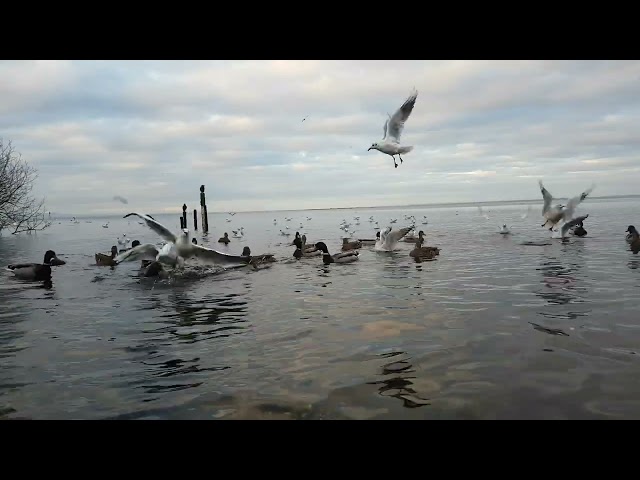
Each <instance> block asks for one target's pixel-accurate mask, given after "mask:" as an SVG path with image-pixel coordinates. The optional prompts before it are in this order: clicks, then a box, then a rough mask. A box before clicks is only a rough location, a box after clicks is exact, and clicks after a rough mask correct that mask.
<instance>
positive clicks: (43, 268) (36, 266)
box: [7, 250, 67, 281]
mask: <svg viewBox="0 0 640 480" xmlns="http://www.w3.org/2000/svg"><path fill="white" fill-rule="evenodd" d="M65 263H67V262H65V261H64V260H60V259H59V258H58V257H57V255H56V252H54V251H53V250H47V251H46V253H45V254H44V262H43V263H17V264H12V265H8V266H7V268H8V269H9V270H11V271H12V272H13V274H14V275H15V276H16V277H18V278H20V279H22V280H37V281H40V280H48V279H50V278H51V266H53V265H64V264H65Z"/></svg>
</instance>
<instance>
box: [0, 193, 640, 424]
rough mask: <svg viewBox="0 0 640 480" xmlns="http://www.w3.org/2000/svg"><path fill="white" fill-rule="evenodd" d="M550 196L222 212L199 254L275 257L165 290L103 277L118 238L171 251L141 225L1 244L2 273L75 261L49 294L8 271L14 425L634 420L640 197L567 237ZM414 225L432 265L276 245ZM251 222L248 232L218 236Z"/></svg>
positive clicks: (2, 373)
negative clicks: (548, 208) (223, 240)
mask: <svg viewBox="0 0 640 480" xmlns="http://www.w3.org/2000/svg"><path fill="white" fill-rule="evenodd" d="M541 203H542V202H540V203H539V204H535V205H533V207H532V211H531V213H530V214H529V216H528V218H527V219H525V220H521V219H520V215H522V214H524V213H526V211H527V206H526V205H502V206H490V207H484V211H485V213H488V214H489V216H490V217H491V219H490V220H488V221H487V220H485V219H483V218H482V217H480V216H479V214H478V209H477V207H475V206H474V207H464V208H463V207H450V208H443V207H440V208H429V207H412V208H395V207H394V208H386V209H382V208H377V209H354V210H329V211H298V212H267V213H238V214H236V215H235V216H233V217H230V216H228V215H224V214H215V215H211V216H210V234H209V239H208V240H207V239H203V238H202V235H201V232H197V233H195V235H196V238H197V239H198V241H199V243H204V244H207V245H209V246H212V247H214V248H217V249H221V250H226V251H229V252H232V253H236V254H239V253H240V252H241V251H242V248H243V247H244V246H245V245H249V246H250V247H251V250H252V253H254V254H259V253H267V252H270V253H274V254H275V255H276V256H277V258H278V259H279V262H277V263H275V264H273V266H272V267H271V268H268V269H264V270H258V271H253V270H248V269H240V270H235V271H228V272H225V273H222V274H208V275H195V274H194V275H192V276H187V277H185V278H180V279H174V280H172V281H161V282H154V281H153V280H152V279H142V280H141V279H139V278H138V275H137V269H138V266H139V263H138V262H134V263H127V264H122V265H119V266H118V267H116V268H114V269H112V268H110V267H99V266H96V265H95V261H94V258H93V255H94V253H95V252H104V253H108V252H109V249H110V247H111V245H114V244H116V240H115V239H116V237H117V236H118V235H121V234H123V233H126V234H127V236H128V237H130V238H132V239H138V240H140V241H141V242H142V243H147V242H151V243H156V242H158V241H159V240H160V239H159V237H158V236H157V235H155V234H154V233H153V232H152V231H151V230H150V229H148V228H147V227H146V226H144V225H139V224H138V221H137V220H138V219H137V218H132V219H123V218H119V217H118V218H113V217H112V218H109V219H104V218H90V219H84V218H83V219H80V222H81V223H79V224H73V223H72V222H70V221H69V220H61V222H62V223H61V224H58V223H57V222H56V223H54V225H53V226H52V227H51V228H50V229H48V230H46V231H44V232H39V233H37V234H32V235H27V234H23V235H20V236H13V235H10V234H8V233H7V232H4V233H3V236H1V237H0V264H1V265H3V266H5V265H7V264H9V263H12V262H14V263H15V262H25V261H26V262H42V260H43V256H44V252H45V251H46V250H47V249H53V250H55V251H56V253H57V254H58V256H59V257H61V258H63V259H65V260H66V261H67V264H66V265H64V266H60V267H55V268H54V273H53V285H52V286H51V287H50V288H43V286H42V285H41V284H37V283H36V284H28V283H24V282H20V281H18V280H16V279H15V278H14V277H13V274H12V273H10V272H8V271H6V270H4V268H3V269H0V358H1V363H0V418H6V419H13V418H28V419H254V418H258V419H272V418H273V419H280V418H282V419H287V418H290V419H511V418H524V419H608V418H613V419H629V418H640V383H639V382H638V378H640V315H639V313H638V312H639V309H638V307H639V306H640V289H639V288H638V287H640V268H639V267H640V255H633V254H632V253H631V252H630V251H629V249H628V245H627V244H626V243H625V241H624V237H625V233H624V231H625V230H626V228H627V225H629V224H634V223H635V225H638V224H640V217H639V216H638V212H639V211H640V210H639V209H638V207H639V203H640V201H639V200H606V201H605V200H597V199H588V200H586V201H585V202H584V203H582V204H581V205H580V206H579V207H578V211H577V212H578V213H580V214H583V213H589V214H590V217H589V218H588V219H587V221H586V222H585V228H586V229H587V231H588V235H587V236H586V237H585V238H574V237H572V238H570V240H569V241H568V242H567V243H562V242H561V241H560V240H557V239H553V240H551V239H550V232H548V231H545V229H543V228H542V227H541V226H540V224H541V223H542V220H541V217H540V209H541ZM127 212H128V210H127V211H125V209H123V214H124V213H127ZM150 213H152V212H150ZM152 214H153V213H152ZM411 214H413V215H415V217H416V219H417V226H418V227H419V229H423V230H424V231H425V233H426V238H427V242H426V244H427V245H436V246H439V247H440V248H441V249H442V251H441V254H440V256H439V257H438V258H437V260H436V261H432V262H424V263H415V262H414V261H413V260H412V258H411V257H409V251H410V250H411V249H412V248H413V245H412V244H409V243H401V244H400V250H398V251H396V252H393V253H379V252H375V251H374V250H373V247H364V248H362V250H361V258H360V260H359V261H358V262H356V263H354V264H347V265H335V264H333V265H330V266H329V267H324V266H323V265H322V261H321V257H312V258H308V259H303V260H301V261H295V260H294V259H293V257H292V254H293V251H294V247H291V246H284V245H282V243H283V242H291V241H292V240H293V233H295V231H296V230H299V231H300V232H301V233H302V232H305V233H306V234H307V237H308V238H309V241H310V242H311V241H319V240H323V241H325V242H326V243H327V245H328V247H329V249H330V251H331V252H335V251H339V249H340V245H341V238H342V235H341V234H342V231H341V230H339V228H338V225H339V223H340V222H341V221H342V220H343V219H346V220H347V221H351V222H352V223H354V221H353V217H354V216H360V225H353V226H352V228H355V229H356V235H355V236H359V237H360V238H374V237H375V231H374V229H373V226H372V224H371V223H369V221H368V218H369V216H371V215H373V216H374V218H375V219H376V220H377V221H379V224H380V226H381V227H384V226H387V225H388V224H389V221H390V219H392V218H397V219H398V222H397V223H396V224H395V226H398V227H399V226H401V225H402V224H406V223H407V222H406V221H404V220H403V216H404V215H411ZM423 215H426V216H427V219H428V222H429V223H428V225H421V222H422V221H423ZM154 216H155V217H156V219H157V220H159V221H160V222H162V223H164V224H165V225H167V226H168V227H170V228H172V229H174V230H175V231H177V230H179V223H178V216H177V215H169V216H163V215H157V216H156V215H154ZM307 216H309V217H312V219H311V220H307V218H306V217H307ZM285 217H291V218H292V220H291V221H290V222H285ZM227 218H231V219H232V221H231V222H229V223H228V222H226V219H227ZM274 218H277V220H278V225H275V226H274V225H273V219H274ZM87 220H88V221H90V222H91V223H87ZM106 221H109V222H110V223H109V228H108V229H105V228H102V224H103V223H105V222H106ZM503 222H504V223H507V224H509V225H512V231H513V234H512V235H511V236H502V235H499V234H498V233H497V232H498V227H499V225H501V224H502V223H503ZM300 223H302V224H303V225H304V228H299V227H300ZM284 225H289V227H290V228H289V231H290V232H291V233H292V236H291V237H288V238H287V237H282V236H280V235H279V232H280V228H284ZM240 226H244V232H245V238H244V239H242V240H237V239H233V238H232V243H231V244H229V246H228V247H224V246H222V245H220V244H218V243H217V239H218V237H220V236H221V235H222V233H224V232H225V231H226V232H229V235H230V236H232V230H235V229H237V227H240ZM189 227H190V228H191V229H192V230H193V225H192V220H191V218H189ZM532 240H533V241H544V240H548V241H550V242H551V245H547V246H530V245H529V246H525V245H522V242H525V241H532ZM545 329H547V330H545ZM548 329H552V330H548ZM554 329H555V330H554ZM557 330H559V331H557Z"/></svg>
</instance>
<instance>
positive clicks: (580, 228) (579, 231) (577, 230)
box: [573, 222, 587, 237]
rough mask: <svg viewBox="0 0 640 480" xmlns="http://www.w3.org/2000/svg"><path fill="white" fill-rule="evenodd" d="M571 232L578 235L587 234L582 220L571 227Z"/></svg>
mask: <svg viewBox="0 0 640 480" xmlns="http://www.w3.org/2000/svg"><path fill="white" fill-rule="evenodd" d="M573 234H574V235H576V236H578V237H584V236H585V235H586V234H587V231H586V230H585V228H584V225H583V224H582V222H580V223H579V224H578V225H577V226H576V228H574V229H573Z"/></svg>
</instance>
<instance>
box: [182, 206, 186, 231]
mask: <svg viewBox="0 0 640 480" xmlns="http://www.w3.org/2000/svg"><path fill="white" fill-rule="evenodd" d="M182 219H183V220H184V224H183V226H182V228H187V204H186V203H185V204H183V205H182Z"/></svg>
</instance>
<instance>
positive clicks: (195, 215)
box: [193, 208, 198, 232]
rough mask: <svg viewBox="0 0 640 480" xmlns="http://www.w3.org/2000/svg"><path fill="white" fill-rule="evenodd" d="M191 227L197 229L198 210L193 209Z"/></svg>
mask: <svg viewBox="0 0 640 480" xmlns="http://www.w3.org/2000/svg"><path fill="white" fill-rule="evenodd" d="M193 229H194V230H195V231H196V232H197V231H198V210H196V209H195V208H194V209H193Z"/></svg>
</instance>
